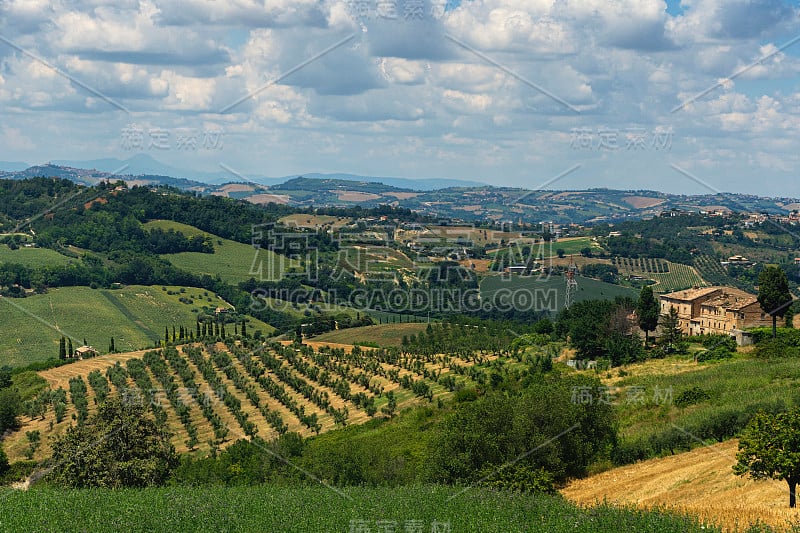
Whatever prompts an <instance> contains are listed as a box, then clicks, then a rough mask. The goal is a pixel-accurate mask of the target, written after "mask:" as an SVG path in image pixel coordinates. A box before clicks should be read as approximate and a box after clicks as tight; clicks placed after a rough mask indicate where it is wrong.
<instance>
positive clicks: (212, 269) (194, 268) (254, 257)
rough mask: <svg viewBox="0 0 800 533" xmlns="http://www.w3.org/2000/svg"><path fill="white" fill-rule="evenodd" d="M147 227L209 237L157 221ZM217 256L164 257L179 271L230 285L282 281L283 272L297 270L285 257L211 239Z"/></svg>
mask: <svg viewBox="0 0 800 533" xmlns="http://www.w3.org/2000/svg"><path fill="white" fill-rule="evenodd" d="M144 226H145V227H154V228H161V229H164V230H167V229H174V230H175V231H179V232H181V233H183V234H185V235H187V236H192V235H209V234H208V233H206V232H204V231H201V230H199V229H197V228H195V227H193V226H188V225H186V224H181V223H178V222H172V221H167V220H154V221H152V222H148V223H147V224H145V225H144ZM211 242H212V243H213V245H214V253H213V254H204V253H200V252H182V253H179V254H164V255H163V256H162V257H164V259H166V260H168V261H169V262H170V263H172V264H173V265H175V266H176V267H178V268H181V269H183V270H187V271H189V272H192V273H194V274H198V275H209V276H211V277H216V276H217V275H219V276H220V278H222V280H223V281H226V282H228V283H239V282H241V281H247V280H249V279H250V278H255V279H257V280H279V279H280V278H281V275H282V272H285V271H287V270H288V269H290V268H292V267H295V266H297V264H296V262H292V261H289V260H288V259H287V258H286V257H285V256H281V255H277V254H275V253H274V252H271V251H270V250H266V249H257V248H254V247H253V246H251V245H248V244H242V243H240V242H236V241H231V240H228V239H223V238H221V237H217V236H216V235H211Z"/></svg>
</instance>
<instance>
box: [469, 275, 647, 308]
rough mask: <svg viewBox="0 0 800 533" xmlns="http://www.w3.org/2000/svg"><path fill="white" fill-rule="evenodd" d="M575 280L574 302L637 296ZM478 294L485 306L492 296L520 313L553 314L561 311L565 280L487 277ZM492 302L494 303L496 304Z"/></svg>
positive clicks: (599, 283)
mask: <svg viewBox="0 0 800 533" xmlns="http://www.w3.org/2000/svg"><path fill="white" fill-rule="evenodd" d="M576 279H577V280H578V290H577V292H576V293H575V301H582V300H604V299H613V298H614V297H616V296H629V297H631V298H636V297H637V296H638V292H637V291H635V290H633V289H630V288H627V287H622V286H620V285H614V284H611V283H605V282H602V281H599V280H595V279H591V278H584V277H582V276H578V277H577V278H576ZM480 291H481V298H482V300H483V301H484V302H486V301H487V300H488V301H491V300H492V298H493V297H494V296H495V295H497V297H498V298H499V297H500V295H503V294H505V295H507V296H508V298H509V299H508V302H510V305H514V307H516V308H519V309H522V310H525V309H533V310H550V308H551V307H552V306H553V305H554V306H555V308H556V309H555V310H560V309H563V307H564V300H565V295H566V279H565V278H564V276H550V277H549V278H542V279H539V278H538V277H537V276H536V275H533V276H518V275H511V276H510V277H503V276H489V277H487V278H485V279H484V280H483V281H482V282H481V285H480ZM522 291H527V292H522ZM551 291H552V292H551ZM526 295H527V296H531V295H532V296H533V298H532V299H531V298H528V297H527V296H526ZM495 301H496V303H497V300H495ZM499 305H500V306H504V305H505V304H504V301H503V300H500V303H499Z"/></svg>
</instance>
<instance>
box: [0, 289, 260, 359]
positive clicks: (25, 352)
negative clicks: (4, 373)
mask: <svg viewBox="0 0 800 533" xmlns="http://www.w3.org/2000/svg"><path fill="white" fill-rule="evenodd" d="M180 291H181V288H180V287H166V290H162V288H161V287H145V286H140V285H132V286H129V287H126V288H124V289H119V290H103V289H90V288H88V287H64V288H57V289H50V291H48V293H47V294H37V295H33V296H29V297H28V298H20V299H16V298H0V309H1V310H2V311H0V313H2V317H3V328H2V329H0V366H2V365H6V364H8V365H12V366H19V365H26V364H29V363H32V362H34V361H42V360H46V359H49V358H51V357H57V356H58V341H59V338H60V337H61V335H65V336H69V337H71V338H72V339H73V345H74V347H77V346H80V344H81V343H82V342H83V339H86V342H87V343H89V344H90V345H92V346H94V347H95V348H97V349H98V350H100V352H101V353H104V352H105V351H106V350H107V349H108V345H109V342H110V339H111V337H114V341H115V344H116V349H117V350H118V351H130V350H138V349H141V348H147V347H149V346H153V344H154V343H155V342H157V341H158V340H160V339H161V338H162V337H163V334H164V333H163V332H164V326H165V325H170V326H172V325H175V326H176V327H177V326H179V325H184V326H193V325H194V323H195V320H196V316H197V311H198V310H200V309H201V308H202V307H204V306H208V307H216V306H219V305H220V304H221V303H222V302H221V301H220V300H219V298H217V297H216V296H215V295H214V294H211V293H207V291H204V290H202V289H196V288H185V289H184V291H185V292H183V293H181V292H180ZM169 292H172V293H173V294H168V293H169ZM206 294H207V296H206ZM182 297H183V298H188V299H189V300H191V302H192V303H189V304H187V303H182V302H181V301H179V298H182ZM250 324H251V329H252V330H253V331H255V330H257V329H260V330H262V331H263V333H265V334H267V333H271V332H272V331H273V328H272V327H271V326H269V325H267V324H264V323H263V322H259V321H256V320H254V319H251V321H250Z"/></svg>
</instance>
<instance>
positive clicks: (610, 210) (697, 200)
mask: <svg viewBox="0 0 800 533" xmlns="http://www.w3.org/2000/svg"><path fill="white" fill-rule="evenodd" d="M0 169H2V170H0V178H4V179H24V178H30V177H35V176H53V177H59V178H66V179H70V180H72V181H75V182H76V183H80V184H83V185H94V184H96V183H98V182H99V181H102V180H108V179H111V180H117V179H122V180H124V181H126V182H127V183H129V184H131V185H146V186H161V185H168V186H171V187H177V188H180V189H183V190H189V191H193V192H197V193H200V194H211V195H216V196H227V197H230V198H235V199H241V200H247V201H250V202H253V203H259V204H265V203H269V202H275V203H282V204H288V205H292V206H296V207H311V206H314V207H322V206H341V207H351V206H356V205H360V206H363V207H374V206H377V205H383V204H390V205H394V206H399V207H404V208H408V209H413V210H415V211H419V212H423V213H426V214H429V215H432V216H437V217H441V218H449V219H462V220H467V221H469V220H486V219H491V220H495V221H498V222H500V221H512V222H530V223H539V222H542V221H548V222H549V221H552V222H556V223H560V224H568V223H575V224H587V223H590V224H591V223H598V222H614V221H619V220H626V219H632V218H633V219H635V218H646V217H650V216H654V215H657V214H659V213H661V212H663V211H669V210H687V211H717V210H731V211H747V212H754V211H759V212H761V211H763V212H768V213H774V214H779V213H788V212H790V211H793V210H798V209H800V200H798V199H796V198H765V197H759V196H753V195H745V194H707V195H676V194H667V193H661V192H656V191H647V190H639V191H619V190H612V189H591V190H585V191H530V190H525V189H519V188H512V187H494V186H490V185H485V184H481V183H476V182H472V181H464V180H457V179H434V178H431V179H409V178H386V177H374V176H358V175H353V174H319V173H311V174H305V175H303V176H286V177H281V178H268V177H255V178H253V179H252V180H245V179H242V177H239V178H237V177H235V176H232V172H229V171H227V170H225V169H224V168H222V169H221V170H220V172H212V173H208V172H206V173H201V172H191V171H186V170H183V169H178V168H174V167H170V166H169V165H165V164H163V163H160V162H159V161H157V160H155V159H153V158H152V157H150V156H148V155H137V156H134V157H132V158H130V159H127V160H120V159H97V160H92V161H52V162H50V163H47V164H45V165H36V166H27V165H26V164H25V163H20V162H0Z"/></svg>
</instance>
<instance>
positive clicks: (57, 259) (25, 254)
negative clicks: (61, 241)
mask: <svg viewBox="0 0 800 533" xmlns="http://www.w3.org/2000/svg"><path fill="white" fill-rule="evenodd" d="M73 261H74V259H71V258H69V257H67V256H65V255H61V254H60V253H58V252H56V251H54V250H50V249H48V248H25V247H24V246H23V247H20V248H19V249H17V250H12V249H11V248H9V247H8V246H7V245H5V244H0V264H2V263H16V264H20V265H24V266H26V267H30V268H41V267H48V266H50V267H53V266H62V265H66V264H67V263H70V262H73Z"/></svg>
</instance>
